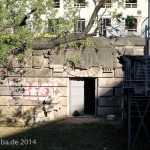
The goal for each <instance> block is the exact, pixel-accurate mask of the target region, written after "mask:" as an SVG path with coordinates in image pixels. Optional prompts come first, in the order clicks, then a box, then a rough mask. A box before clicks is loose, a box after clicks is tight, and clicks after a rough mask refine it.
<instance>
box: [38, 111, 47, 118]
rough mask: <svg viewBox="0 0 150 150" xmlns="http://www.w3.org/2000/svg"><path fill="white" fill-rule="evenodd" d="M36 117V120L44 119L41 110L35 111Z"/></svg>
mask: <svg viewBox="0 0 150 150" xmlns="http://www.w3.org/2000/svg"><path fill="white" fill-rule="evenodd" d="M36 117H37V118H41V117H45V115H44V111H43V110H37V111H36Z"/></svg>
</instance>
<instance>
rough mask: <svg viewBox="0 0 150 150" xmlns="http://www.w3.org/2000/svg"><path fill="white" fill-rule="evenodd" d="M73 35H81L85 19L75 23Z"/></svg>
mask: <svg viewBox="0 0 150 150" xmlns="http://www.w3.org/2000/svg"><path fill="white" fill-rule="evenodd" d="M74 29H75V33H82V32H83V30H84V29H85V19H79V20H77V21H76V23H75V26H74Z"/></svg>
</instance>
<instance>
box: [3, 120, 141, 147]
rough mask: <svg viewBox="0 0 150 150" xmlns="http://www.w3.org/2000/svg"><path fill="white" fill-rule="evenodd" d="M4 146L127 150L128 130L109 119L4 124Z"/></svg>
mask: <svg viewBox="0 0 150 150" xmlns="http://www.w3.org/2000/svg"><path fill="white" fill-rule="evenodd" d="M4 142H5V144H4ZM8 142H9V143H10V142H12V143H11V145H9V143H8ZM15 142H16V143H17V144H14V143H15ZM0 150H127V130H125V129H121V128H119V127H118V126H115V125H112V124H110V123H105V122H95V123H84V124H67V123H58V122H50V123H47V124H44V125H39V126H35V127H0ZM140 150H141V149H140ZM142 150H143V149H142Z"/></svg>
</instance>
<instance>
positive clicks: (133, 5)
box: [125, 3, 137, 8]
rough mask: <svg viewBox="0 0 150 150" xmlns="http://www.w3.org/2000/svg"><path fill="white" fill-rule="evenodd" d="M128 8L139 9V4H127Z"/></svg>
mask: <svg viewBox="0 0 150 150" xmlns="http://www.w3.org/2000/svg"><path fill="white" fill-rule="evenodd" d="M125 7H126V8H137V3H125Z"/></svg>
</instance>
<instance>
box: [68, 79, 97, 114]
mask: <svg viewBox="0 0 150 150" xmlns="http://www.w3.org/2000/svg"><path fill="white" fill-rule="evenodd" d="M95 83H96V81H95V78H71V79H70V102H69V103H70V104H69V114H70V115H71V116H72V115H73V116H74V115H75V114H76V113H77V112H78V113H79V116H83V115H96V113H95V107H96V105H95V95H96V88H97V87H95V85H96V84H95Z"/></svg>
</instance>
